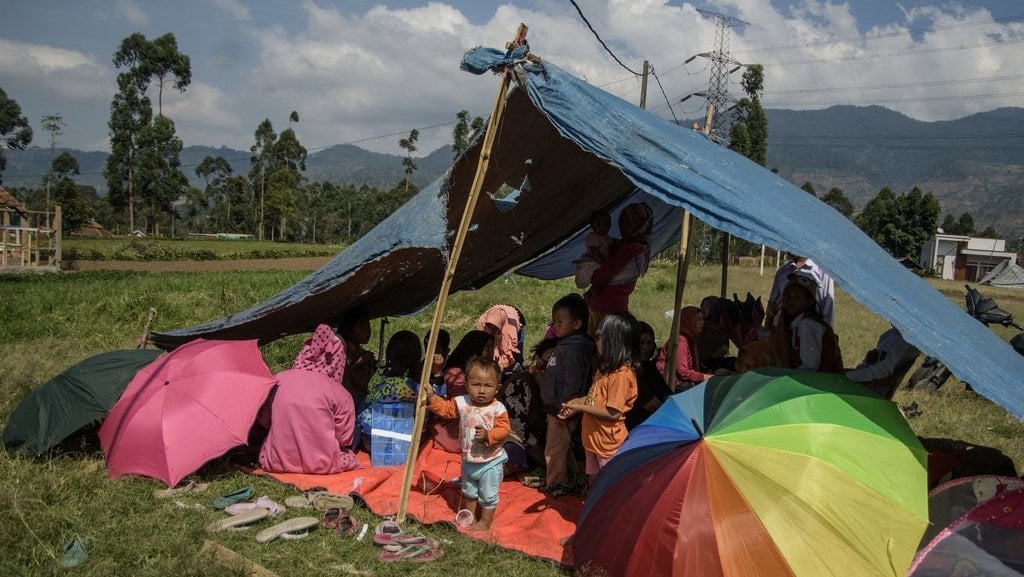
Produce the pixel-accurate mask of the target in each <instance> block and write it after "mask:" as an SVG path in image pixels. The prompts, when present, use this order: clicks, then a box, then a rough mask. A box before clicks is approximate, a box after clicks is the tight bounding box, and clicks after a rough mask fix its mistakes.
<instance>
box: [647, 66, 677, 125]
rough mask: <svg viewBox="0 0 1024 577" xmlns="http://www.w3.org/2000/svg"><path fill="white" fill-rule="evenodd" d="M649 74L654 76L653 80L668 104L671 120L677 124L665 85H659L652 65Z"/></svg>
mask: <svg viewBox="0 0 1024 577" xmlns="http://www.w3.org/2000/svg"><path fill="white" fill-rule="evenodd" d="M651 76H653V77H654V80H655V82H657V83H658V88H660V89H661V95H662V96H663V97H664V98H665V104H666V105H668V110H669V112H671V113H672V120H674V121H675V122H676V124H679V119H678V118H676V111H675V110H672V103H671V102H669V100H668V95H667V94H665V87H664V86H662V85H661V79H660V78H658V74H657V73H655V72H654V66H651Z"/></svg>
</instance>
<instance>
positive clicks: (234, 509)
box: [224, 495, 287, 517]
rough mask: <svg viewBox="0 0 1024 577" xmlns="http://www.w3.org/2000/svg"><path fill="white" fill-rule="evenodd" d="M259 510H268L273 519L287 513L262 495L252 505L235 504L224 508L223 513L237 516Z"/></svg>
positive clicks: (282, 507) (281, 506)
mask: <svg viewBox="0 0 1024 577" xmlns="http://www.w3.org/2000/svg"><path fill="white" fill-rule="evenodd" d="M261 508H262V509H267V510H269V511H270V516H271V517H275V516H277V515H280V514H281V513H284V512H285V511H287V509H286V508H285V507H284V506H283V505H279V504H277V503H275V502H274V501H272V500H271V499H270V497H268V496H266V495H264V496H262V497H260V498H259V499H256V500H255V501H254V502H252V503H235V504H233V505H228V506H227V507H225V508H224V512H225V513H227V514H228V515H237V514H239V513H244V512H245V511H252V510H253V509H261Z"/></svg>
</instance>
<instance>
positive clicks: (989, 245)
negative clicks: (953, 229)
mask: <svg viewBox="0 0 1024 577" xmlns="http://www.w3.org/2000/svg"><path fill="white" fill-rule="evenodd" d="M1007 259H1009V260H1011V261H1016V259H1017V254H1016V253H1013V252H1007V251H1006V241H1005V240H1003V239H1001V238H974V237H970V236H963V235H959V234H945V233H943V232H942V229H939V232H938V233H936V234H935V235H934V236H932V237H931V238H930V239H928V242H926V243H925V244H924V246H923V247H922V248H921V267H922V268H924V269H925V270H930V271H933V272H934V273H935V276H938V277H941V278H944V279H947V280H962V281H968V282H977V281H978V280H980V279H981V278H982V277H984V276H985V275H986V274H988V273H989V271H991V270H992V269H993V268H995V266H996V265H997V264H999V263H1001V262H1003V261H1005V260H1007Z"/></svg>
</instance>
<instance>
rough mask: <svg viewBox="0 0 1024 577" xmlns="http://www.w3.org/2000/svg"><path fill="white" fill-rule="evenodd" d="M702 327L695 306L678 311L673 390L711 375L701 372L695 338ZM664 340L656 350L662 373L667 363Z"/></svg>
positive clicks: (693, 384)
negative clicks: (677, 337) (677, 338)
mask: <svg viewBox="0 0 1024 577" xmlns="http://www.w3.org/2000/svg"><path fill="white" fill-rule="evenodd" d="M703 327H704V317H702V316H701V314H700V309H699V308H697V307H683V308H682V310H680V311H679V340H678V341H677V342H676V375H675V381H676V382H675V387H674V388H673V390H675V392H679V391H685V390H686V389H689V388H690V387H693V386H695V385H697V384H699V383H702V382H704V381H706V380H707V379H710V378H711V376H712V375H710V374H707V373H704V372H701V370H700V354H699V353H698V352H697V338H698V337H699V336H700V331H701V329H702V328H703ZM668 346H669V343H668V342H666V343H665V345H664V346H663V347H661V349H660V350H659V351H658V370H659V371H661V372H662V373H663V374H664V371H665V364H666V363H668V356H669V355H668V352H669V351H668Z"/></svg>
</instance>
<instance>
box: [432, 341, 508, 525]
mask: <svg viewBox="0 0 1024 577" xmlns="http://www.w3.org/2000/svg"><path fill="white" fill-rule="evenodd" d="M500 381H501V368H500V367H499V366H498V363H497V362H496V361H494V360H493V359H487V358H483V357H475V358H472V359H470V360H469V363H468V364H467V365H466V390H467V393H466V394H465V395H463V396H461V397H456V398H454V399H451V400H448V399H444V398H442V397H440V396H438V395H436V394H434V391H433V390H432V388H431V387H427V388H426V393H427V403H428V404H427V408H429V409H430V411H431V412H432V413H434V414H436V415H439V416H441V417H443V418H446V419H455V418H458V419H459V429H460V436H459V439H460V441H461V443H462V494H463V496H464V497H465V498H466V505H465V508H466V509H468V510H470V511H471V512H472V513H473V518H474V519H475V520H476V521H475V522H474V523H473V524H472V525H471V526H470V528H469V530H470V531H487V530H488V529H490V528H491V522H492V521H494V509H495V507H497V506H498V486H499V485H500V484H501V481H502V476H503V474H502V469H503V468H502V464H503V463H504V462H505V461H506V460H508V456H507V455H506V454H505V449H504V448H503V447H502V445H503V443H504V442H505V439H506V438H508V434H509V429H510V428H509V422H508V411H506V410H505V405H503V404H501V402H500V401H498V400H496V399H495V398H494V397H495V396H496V395H497V394H498V384H499V382H500ZM478 504H479V507H477V505H478Z"/></svg>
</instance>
